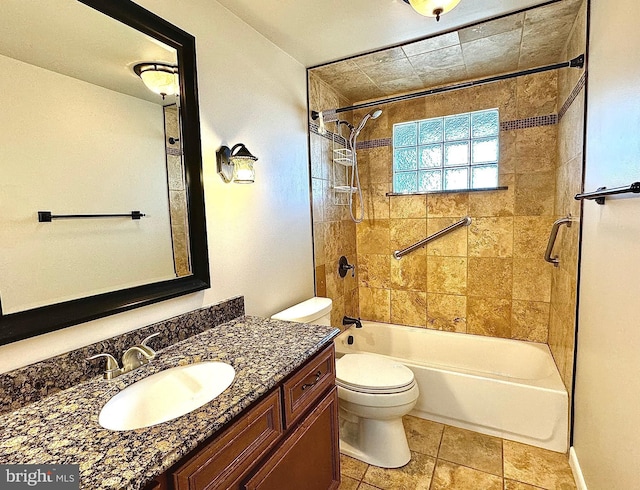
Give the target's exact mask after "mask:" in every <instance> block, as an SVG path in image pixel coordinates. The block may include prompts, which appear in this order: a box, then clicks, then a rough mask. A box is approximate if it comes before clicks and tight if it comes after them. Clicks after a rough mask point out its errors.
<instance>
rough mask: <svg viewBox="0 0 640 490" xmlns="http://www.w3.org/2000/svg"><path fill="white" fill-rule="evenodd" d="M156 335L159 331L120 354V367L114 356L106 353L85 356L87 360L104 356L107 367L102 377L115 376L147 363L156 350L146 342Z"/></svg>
mask: <svg viewBox="0 0 640 490" xmlns="http://www.w3.org/2000/svg"><path fill="white" fill-rule="evenodd" d="M158 335H160V333H159V332H156V333H154V334H151V335H149V336H148V337H147V338H146V339H144V340H143V341H142V342H140V343H139V344H137V345H134V346H131V347H129V348H128V349H127V350H126V351H125V352H124V354H122V367H120V365H119V364H118V361H117V360H116V358H115V357H113V356H112V355H111V354H107V353H102V354H96V355H95V356H91V357H87V360H91V359H97V358H98V357H106V358H107V367H106V369H105V371H104V375H103V377H104V379H113V378H116V377H118V376H120V375H121V374H124V373H128V372H129V371H133V370H134V369H137V368H139V367H140V366H142V365H143V364H147V363H148V362H149V361H150V360H151V359H153V358H154V357H155V356H156V352H155V351H154V350H153V349H152V348H151V347H149V346H148V345H147V342H148V341H149V340H151V339H152V338H154V337H157V336H158Z"/></svg>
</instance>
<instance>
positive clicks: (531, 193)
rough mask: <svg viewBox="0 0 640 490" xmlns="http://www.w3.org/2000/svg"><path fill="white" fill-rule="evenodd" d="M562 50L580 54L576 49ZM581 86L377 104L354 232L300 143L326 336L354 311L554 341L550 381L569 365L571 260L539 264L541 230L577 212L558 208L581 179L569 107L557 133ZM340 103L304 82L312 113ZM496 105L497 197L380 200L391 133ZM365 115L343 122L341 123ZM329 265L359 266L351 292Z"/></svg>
mask: <svg viewBox="0 0 640 490" xmlns="http://www.w3.org/2000/svg"><path fill="white" fill-rule="evenodd" d="M576 29H579V27H577V28H576ZM572 42H573V43H574V45H575V46H576V48H575V49H579V48H578V46H581V47H582V50H584V43H583V44H582V45H580V41H579V40H575V41H572ZM570 52H572V51H570ZM580 52H582V51H580ZM571 57H573V55H572V56H571ZM581 74H582V71H581V70H576V69H570V70H569V69H565V70H560V71H558V72H546V73H543V74H537V75H532V76H527V77H520V78H518V79H514V80H508V81H502V82H498V83H493V84H490V85H485V86H479V87H474V88H469V89H465V90H458V91H455V92H450V93H447V94H440V95H432V96H429V97H425V98H421V99H414V100H411V101H405V102H399V103H395V104H385V105H383V106H381V109H383V114H382V116H381V117H380V118H378V119H376V120H372V121H369V123H368V124H367V126H366V127H365V129H364V130H363V132H362V133H361V135H360V138H359V143H360V145H359V148H360V149H359V150H358V159H359V166H360V177H361V182H362V186H363V189H364V205H365V218H366V220H365V221H364V222H363V223H361V224H358V225H357V226H356V225H354V224H353V223H351V222H350V220H349V219H348V210H347V209H346V208H345V207H341V206H334V205H333V195H332V192H331V189H330V169H331V166H330V154H331V141H330V140H329V139H327V138H323V137H321V136H319V135H318V134H316V133H315V132H312V133H311V162H312V163H311V172H312V195H313V214H314V242H315V243H314V245H315V260H316V262H315V265H316V290H317V294H319V295H322V294H326V295H327V296H329V297H331V298H332V299H334V305H336V306H337V309H336V308H334V313H335V315H334V325H336V326H339V319H341V317H342V314H343V313H346V314H350V315H356V314H358V312H359V315H360V316H361V317H362V318H363V319H368V320H376V321H383V322H392V323H399V324H404V325H412V326H417V327H426V328H434V329H439V330H448V331H455V332H466V333H474V334H480V335H488V336H495V337H506V338H515V339H523V340H530V341H538V342H551V343H553V342H555V343H556V349H555V350H554V356H555V357H556V362H557V363H558V365H559V367H560V370H561V372H562V371H563V370H564V369H565V368H567V367H568V366H569V364H571V362H570V357H571V354H570V352H569V351H571V352H572V345H573V344H572V341H571V346H569V343H568V342H567V339H569V338H570V337H571V335H572V333H571V332H573V318H571V320H570V321H568V322H567V319H568V317H569V316H570V315H569V312H573V310H572V306H571V303H572V302H573V305H574V306H573V307H575V272H573V273H572V272H571V271H570V270H569V269H568V267H569V264H570V263H574V261H571V260H568V261H567V262H566V267H567V268H565V269H563V267H562V266H561V267H560V269H554V267H553V266H552V265H551V264H548V263H546V262H544V260H543V258H542V257H543V254H544V250H545V247H546V242H547V239H548V236H549V232H550V230H551V225H552V223H553V221H554V220H555V219H556V218H557V217H558V216H561V215H564V214H565V213H566V211H565V209H564V207H565V205H570V206H574V207H575V204H573V202H571V199H570V198H569V197H567V196H571V195H572V194H571V193H572V192H574V187H575V183H576V182H578V183H579V182H580V181H581V155H577V154H575V153H574V152H573V150H570V149H568V147H567V143H568V141H569V140H571V141H573V142H574V143H573V144H574V146H575V145H576V144H577V143H575V140H576V138H578V137H579V138H581V137H582V122H581V121H582V108H581V107H580V105H581V102H580V101H581V98H580V97H578V99H577V100H576V101H575V102H574V103H573V104H572V105H571V106H570V108H569V110H568V111H567V112H566V114H563V119H564V122H563V123H562V122H561V123H560V124H558V112H559V110H560V109H561V107H562V106H563V104H564V102H565V101H566V100H567V97H568V95H569V93H568V92H571V90H572V89H573V87H574V86H575V84H576V82H577V81H578V79H579V78H580V76H581ZM571 84H573V85H572V86H571V88H570V89H567V88H566V87H567V86H568V85H571ZM559 90H560V92H559ZM351 103H352V101H346V100H342V99H341V98H340V97H339V95H338V94H336V93H335V92H334V91H332V90H331V89H330V88H329V87H328V86H327V85H325V84H324V83H323V82H321V81H319V80H318V79H314V77H313V75H310V108H311V109H312V110H322V109H327V108H336V107H343V106H347V105H351ZM494 107H497V108H499V109H500V118H501V123H502V124H501V127H502V131H501V132H500V141H501V144H500V152H501V157H500V182H499V183H500V185H501V186H507V187H508V189H507V190H499V191H490V192H486V191H485V192H460V193H454V194H429V195H418V196H387V193H388V192H390V191H391V182H392V175H391V166H392V158H391V155H392V148H391V147H390V138H391V131H392V126H393V124H394V123H396V122H403V121H408V120H415V119H422V118H428V117H437V116H443V115H448V114H454V113H459V112H466V111H476V110H482V109H489V108H494ZM365 113H366V111H355V114H353V120H354V121H356V122H358V121H359V120H360V119H361V118H362V117H363V116H364V114H365ZM341 117H342V116H341ZM327 127H328V129H330V130H332V129H333V125H331V124H329V125H328V126H327ZM559 131H560V133H559ZM565 151H567V152H568V153H566V154H565V153H563V152H565ZM569 154H570V155H571V156H569ZM568 164H570V165H568ZM556 181H557V182H558V185H556V184H557V182H556ZM575 192H578V191H575ZM577 209H578V210H579V206H578V208H577ZM576 214H577V212H576ZM466 215H469V216H471V218H472V219H473V222H472V224H471V226H469V227H468V228H461V229H458V230H456V231H454V232H453V233H451V234H450V235H448V236H446V237H444V238H441V239H439V240H437V241H435V242H433V243H431V244H429V245H428V246H427V247H426V249H421V250H419V251H417V252H414V253H412V254H410V255H408V256H406V257H404V258H403V259H402V260H400V261H397V260H396V259H394V258H393V257H392V252H393V251H394V250H398V249H401V248H404V247H406V246H408V245H410V244H412V243H414V242H416V241H418V240H420V239H421V238H423V237H425V236H427V235H428V234H432V233H434V232H436V231H438V230H440V229H442V228H444V227H446V226H448V225H450V224H452V223H453V222H455V221H457V220H459V219H460V218H462V217H464V216H466ZM577 230H578V226H574V227H573V228H572V230H571V231H572V232H573V231H577ZM557 247H563V248H564V247H569V248H571V249H572V250H576V251H577V234H576V235H575V237H574V241H573V242H572V241H571V239H569V238H567V239H565V238H564V236H561V237H560V242H559V243H558V246H557ZM356 251H357V254H355V252H356ZM556 253H558V254H563V251H562V250H560V249H559V248H556ZM570 253H574V252H570ZM340 255H346V256H347V257H348V259H349V262H350V263H354V264H356V265H357V271H358V273H357V276H356V278H355V279H356V280H357V282H356V281H353V280H352V279H351V278H350V277H347V278H346V279H345V280H341V279H339V278H338V276H337V259H338V257H339V256H340ZM575 256H577V252H575V254H574V255H572V257H575ZM574 269H575V267H574ZM561 271H562V272H561ZM561 274H564V275H561ZM571 278H572V279H571ZM571 281H573V282H571ZM571 284H573V286H571ZM572 287H573V289H572ZM358 306H359V310H358ZM335 310H337V311H335ZM560 315H562V317H561V316H560ZM550 322H552V324H553V325H552V329H551V330H550ZM553 322H555V323H553ZM571 338H572V337H571ZM553 348H554V347H553V346H552V349H553ZM556 351H557V352H556ZM561 355H562V356H564V357H562V358H561V357H560V356H561ZM563 377H564V378H565V380H567V379H570V377H569V378H567V377H566V375H565V374H564V373H563ZM565 382H567V381H565ZM569 383H570V381H569Z"/></svg>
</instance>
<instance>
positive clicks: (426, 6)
mask: <svg viewBox="0 0 640 490" xmlns="http://www.w3.org/2000/svg"><path fill="white" fill-rule="evenodd" d="M404 1H405V3H408V4H410V5H411V6H412V7H413V10H415V11H416V12H418V13H419V14H420V15H424V16H426V17H435V18H436V20H437V21H439V20H440V16H441V15H442V14H446V13H447V12H449V11H451V10H453V9H454V8H455V7H456V5H458V4H459V3H460V0H404Z"/></svg>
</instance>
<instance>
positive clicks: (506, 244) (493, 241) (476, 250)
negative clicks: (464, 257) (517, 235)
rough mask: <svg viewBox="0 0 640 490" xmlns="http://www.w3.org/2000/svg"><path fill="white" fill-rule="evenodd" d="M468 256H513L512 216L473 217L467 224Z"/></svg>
mask: <svg viewBox="0 0 640 490" xmlns="http://www.w3.org/2000/svg"><path fill="white" fill-rule="evenodd" d="M469 256H470V257H511V256H513V218H511V217H507V218H473V221H472V222H471V225H469Z"/></svg>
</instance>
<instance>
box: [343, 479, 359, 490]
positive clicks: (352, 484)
mask: <svg viewBox="0 0 640 490" xmlns="http://www.w3.org/2000/svg"><path fill="white" fill-rule="evenodd" d="M359 484H360V482H359V481H358V480H354V479H353V478H349V477H348V476H343V477H342V481H341V482H340V486H339V487H338V490H356V489H357V488H358V485H359Z"/></svg>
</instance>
